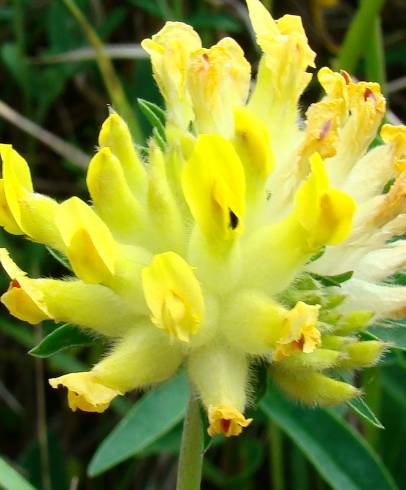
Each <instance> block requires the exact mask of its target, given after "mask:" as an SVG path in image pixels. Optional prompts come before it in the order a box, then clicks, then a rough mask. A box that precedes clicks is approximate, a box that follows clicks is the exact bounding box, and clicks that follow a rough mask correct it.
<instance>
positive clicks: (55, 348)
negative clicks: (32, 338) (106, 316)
mask: <svg viewBox="0 0 406 490" xmlns="http://www.w3.org/2000/svg"><path fill="white" fill-rule="evenodd" d="M94 343H95V336H94V335H92V334H90V333H87V332H85V331H83V330H80V329H79V328H77V327H75V326H73V325H70V324H69V323H65V325H61V326H60V327H58V328H56V329H55V330H54V331H53V332H51V333H50V334H49V335H47V336H46V337H45V338H44V339H42V340H41V342H40V343H39V344H38V345H36V346H35V347H33V348H32V349H31V350H30V351H29V352H28V353H29V354H31V355H32V356H35V357H42V358H44V357H50V356H53V355H54V354H56V353H57V352H60V351H61V350H64V349H68V348H70V347H78V346H82V345H92V344H94Z"/></svg>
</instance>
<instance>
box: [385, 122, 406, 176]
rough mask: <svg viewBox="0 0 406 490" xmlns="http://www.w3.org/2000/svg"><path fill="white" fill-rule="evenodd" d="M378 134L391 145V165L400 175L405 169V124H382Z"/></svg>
mask: <svg viewBox="0 0 406 490" xmlns="http://www.w3.org/2000/svg"><path fill="white" fill-rule="evenodd" d="M380 134H381V137H382V139H383V140H384V142H385V143H386V144H388V145H390V146H391V147H392V159H393V166H394V168H395V170H396V173H397V175H400V174H401V173H402V172H404V171H405V170H406V126H403V125H399V126H393V125H392V124H384V125H383V126H382V129H381V133H380Z"/></svg>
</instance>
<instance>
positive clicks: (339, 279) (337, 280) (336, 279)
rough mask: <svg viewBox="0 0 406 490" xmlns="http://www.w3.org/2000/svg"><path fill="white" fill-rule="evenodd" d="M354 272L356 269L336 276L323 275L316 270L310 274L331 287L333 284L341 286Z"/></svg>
mask: <svg viewBox="0 0 406 490" xmlns="http://www.w3.org/2000/svg"><path fill="white" fill-rule="evenodd" d="M353 274H354V271H347V272H343V273H342V274H337V275H335V276H322V275H320V274H316V273H314V272H311V273H310V275H311V276H312V277H313V278H314V279H316V280H317V281H319V282H320V283H321V284H322V285H323V286H325V287H331V286H335V287H341V286H340V284H341V283H343V282H346V281H348V280H349V279H351V277H352V275H353Z"/></svg>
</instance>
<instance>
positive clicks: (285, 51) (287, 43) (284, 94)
mask: <svg viewBox="0 0 406 490" xmlns="http://www.w3.org/2000/svg"><path fill="white" fill-rule="evenodd" d="M247 6H248V12H249V15H250V19H251V22H252V26H253V28H254V31H255V34H256V37H257V42H258V44H259V46H260V47H261V49H262V51H263V53H264V55H263V58H262V60H261V63H260V66H259V71H258V76H257V82H256V85H255V88H254V91H253V93H252V96H251V99H250V103H249V107H250V109H251V110H252V111H253V112H254V113H255V114H257V115H258V116H260V117H261V118H263V119H264V120H265V121H266V122H267V123H268V124H269V125H270V127H271V129H272V136H273V137H274V138H275V137H276V136H275V135H276V134H278V136H279V137H280V136H282V135H283V136H284V137H286V138H287V137H288V134H289V126H290V125H291V126H292V128H291V129H290V131H291V130H292V129H294V127H295V119H296V116H297V102H298V99H299V97H300V95H301V93H302V92H303V90H304V89H305V87H306V85H307V84H308V83H309V81H310V79H311V74H310V73H307V72H306V69H307V67H308V66H314V57H315V53H314V52H313V51H312V50H311V49H310V47H309V45H308V42H307V37H306V34H305V32H304V29H303V26H302V22H301V19H300V17H297V16H293V15H284V16H283V17H282V18H280V19H278V20H277V21H275V20H274V19H273V18H272V16H271V14H270V13H269V12H268V11H267V10H266V8H265V7H264V5H263V4H262V3H261V2H260V1H259V0H247ZM274 141H275V143H276V144H277V143H278V141H277V140H275V139H274ZM287 142H288V141H286V143H287ZM289 142H290V140H289Z"/></svg>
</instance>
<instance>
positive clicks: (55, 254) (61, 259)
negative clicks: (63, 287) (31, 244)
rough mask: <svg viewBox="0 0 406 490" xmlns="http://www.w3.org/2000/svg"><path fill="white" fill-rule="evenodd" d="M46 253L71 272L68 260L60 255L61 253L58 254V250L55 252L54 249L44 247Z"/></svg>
mask: <svg viewBox="0 0 406 490" xmlns="http://www.w3.org/2000/svg"><path fill="white" fill-rule="evenodd" d="M45 248H46V249H47V250H48V252H49V253H50V254H51V255H52V257H53V258H54V259H55V260H57V261H58V262H59V263H60V264H61V265H63V266H64V267H65V268H66V269H68V270H69V271H71V272H72V267H71V266H70V264H69V261H68V259H67V258H66V257H65V255H63V254H61V252H58V250H55V249H54V248H51V247H48V246H46V247H45Z"/></svg>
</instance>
